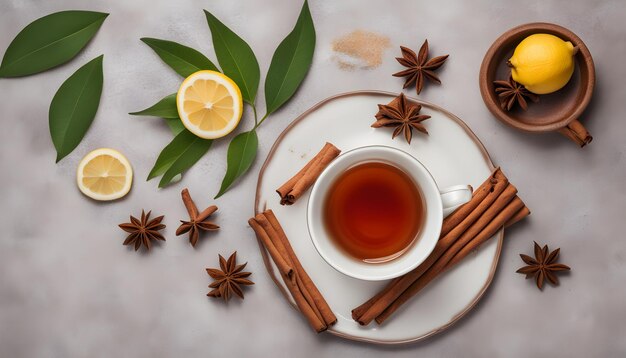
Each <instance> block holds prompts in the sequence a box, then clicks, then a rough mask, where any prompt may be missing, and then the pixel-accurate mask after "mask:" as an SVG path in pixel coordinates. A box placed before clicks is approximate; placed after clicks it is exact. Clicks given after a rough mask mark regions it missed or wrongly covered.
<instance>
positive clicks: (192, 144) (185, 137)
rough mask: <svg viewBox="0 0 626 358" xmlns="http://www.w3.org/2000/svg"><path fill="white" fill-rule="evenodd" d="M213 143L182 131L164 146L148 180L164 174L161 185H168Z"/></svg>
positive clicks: (198, 158)
mask: <svg viewBox="0 0 626 358" xmlns="http://www.w3.org/2000/svg"><path fill="white" fill-rule="evenodd" d="M212 143H213V140H210V139H203V138H200V137H198V136H196V135H195V134H193V133H191V132H190V131H188V130H186V129H185V130H183V131H181V132H180V133H179V134H178V135H177V136H176V137H174V139H173V140H172V141H171V142H170V143H169V144H168V145H167V146H166V147H165V148H163V150H162V151H161V154H159V157H158V158H157V160H156V163H154V167H153V168H152V170H151V171H150V174H148V180H150V179H152V178H154V177H157V176H159V175H161V174H163V177H162V178H161V181H160V182H159V187H160V188H162V187H164V186H167V185H168V184H169V183H171V181H172V180H173V179H174V178H175V177H176V176H177V175H178V174H181V173H183V172H184V171H185V170H187V169H189V168H191V167H192V166H193V165H194V164H195V163H196V162H197V161H198V160H200V158H202V156H203V155H204V154H205V153H206V152H207V151H208V150H209V148H211V144H212Z"/></svg>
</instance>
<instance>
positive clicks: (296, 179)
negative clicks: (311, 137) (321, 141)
mask: <svg viewBox="0 0 626 358" xmlns="http://www.w3.org/2000/svg"><path fill="white" fill-rule="evenodd" d="M339 153H341V151H340V150H339V149H337V147H335V146H334V145H332V144H331V143H328V142H327V143H326V144H325V145H324V147H323V148H322V149H321V150H320V151H319V153H317V154H316V155H315V157H313V159H311V160H310V161H309V162H308V163H307V164H306V165H305V166H304V168H302V169H301V170H300V171H299V172H298V173H296V175H294V176H293V177H292V178H291V179H289V180H287V182H285V183H284V184H283V185H281V187H280V188H278V189H277V190H276V192H277V193H278V195H280V204H281V205H292V204H293V203H295V202H296V200H298V198H300V196H302V194H303V193H304V192H305V191H306V190H307V189H308V188H309V187H310V186H311V185H313V183H314V182H315V180H316V179H317V178H318V177H319V176H320V174H321V173H322V171H323V170H324V168H326V167H327V166H328V164H330V162H331V161H332V160H333V159H335V158H336V157H337V156H339Z"/></svg>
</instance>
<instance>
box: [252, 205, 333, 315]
mask: <svg viewBox="0 0 626 358" xmlns="http://www.w3.org/2000/svg"><path fill="white" fill-rule="evenodd" d="M265 216H266V217H267V219H268V220H269V222H270V223H271V224H272V226H273V227H274V228H275V229H276V231H277V232H278V234H279V239H280V240H281V241H283V243H284V245H285V248H286V249H287V252H288V253H289V255H290V257H291V260H292V262H293V264H294V266H295V267H296V270H297V272H298V275H299V276H301V277H302V279H303V281H304V284H305V285H306V287H307V289H308V290H309V291H311V292H312V293H313V299H314V300H315V304H316V305H317V307H318V308H319V310H320V312H321V313H322V317H323V318H324V321H325V322H326V324H327V325H329V326H330V325H333V324H335V322H337V317H336V316H335V314H334V313H333V311H332V310H331V309H330V306H329V305H328V302H326V300H325V299H324V296H322V294H321V293H320V291H319V290H318V288H317V286H315V284H314V283H313V280H311V277H310V276H309V275H308V274H307V272H306V271H305V270H304V267H302V264H301V263H300V260H298V257H297V256H296V253H295V252H294V251H293V248H292V247H291V244H290V243H289V239H287V235H286V234H285V231H284V230H283V228H282V226H281V225H280V223H279V222H278V219H277V218H276V215H274V212H273V211H272V210H271V209H270V210H266V211H265Z"/></svg>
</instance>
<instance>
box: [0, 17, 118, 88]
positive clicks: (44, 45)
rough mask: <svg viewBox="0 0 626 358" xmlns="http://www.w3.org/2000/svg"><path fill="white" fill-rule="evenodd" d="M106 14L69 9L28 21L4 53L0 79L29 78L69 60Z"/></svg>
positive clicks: (91, 35)
mask: <svg viewBox="0 0 626 358" xmlns="http://www.w3.org/2000/svg"><path fill="white" fill-rule="evenodd" d="M108 15H109V14H105V13H102V12H93V11H77V10H71V11H61V12H56V13H54V14H50V15H47V16H44V17H42V18H39V19H37V20H35V21H33V22H31V23H30V24H29V25H27V26H26V27H25V28H24V29H23V30H22V31H20V33H19V34H17V36H15V39H13V41H12V42H11V44H10V45H9V47H8V48H7V50H6V52H5V53H4V57H3V58H2V64H1V65H0V77H19V76H27V75H32V74H35V73H39V72H42V71H45V70H48V69H50V68H53V67H56V66H59V65H61V64H63V63H65V62H67V61H69V60H71V59H72V58H74V56H76V55H77V54H78V53H79V52H80V50H82V49H83V48H84V47H85V45H87V43H88V42H89V40H91V38H93V36H94V35H95V34H96V32H97V31H98V29H99V28H100V26H101V25H102V23H103V22H104V20H105V19H106V17H107V16H108Z"/></svg>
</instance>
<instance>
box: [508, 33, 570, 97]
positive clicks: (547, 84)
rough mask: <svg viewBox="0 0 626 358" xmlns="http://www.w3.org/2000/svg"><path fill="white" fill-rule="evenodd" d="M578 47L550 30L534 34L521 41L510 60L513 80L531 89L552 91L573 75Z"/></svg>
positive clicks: (543, 91)
mask: <svg viewBox="0 0 626 358" xmlns="http://www.w3.org/2000/svg"><path fill="white" fill-rule="evenodd" d="M576 51H577V48H575V47H574V45H572V43H571V42H569V41H563V40H561V39H560V38H558V37H556V36H554V35H550V34H534V35H530V36H528V37H526V38H525V39H524V40H522V42H520V43H519V45H517V47H516V48H515V51H514V52H513V56H512V57H511V58H510V59H509V61H508V63H507V64H508V65H509V66H510V67H511V75H512V76H513V80H515V82H518V83H520V84H522V85H524V87H526V89H527V90H529V91H530V92H533V93H536V94H546V93H552V92H555V91H558V90H560V89H561V88H563V86H565V85H566V84H567V82H569V80H570V78H571V77H572V74H573V73H574V55H575V54H576Z"/></svg>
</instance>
